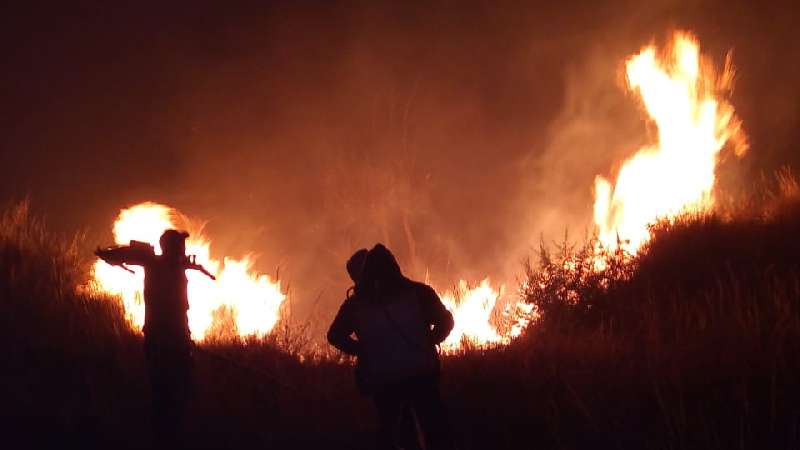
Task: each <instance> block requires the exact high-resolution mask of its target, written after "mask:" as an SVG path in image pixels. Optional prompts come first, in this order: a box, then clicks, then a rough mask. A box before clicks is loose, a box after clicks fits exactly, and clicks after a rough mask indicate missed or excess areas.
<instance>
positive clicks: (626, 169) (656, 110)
mask: <svg viewBox="0 0 800 450" xmlns="http://www.w3.org/2000/svg"><path fill="white" fill-rule="evenodd" d="M626 73H627V82H628V86H629V88H630V89H631V90H632V91H635V92H636V93H637V94H638V95H639V97H640V98H641V100H642V103H643V105H644V107H645V110H646V111H647V114H648V116H649V118H650V119H651V120H652V121H653V122H654V123H655V125H656V127H657V129H658V142H657V143H655V144H653V145H648V146H645V147H642V148H641V149H639V151H638V152H637V153H636V154H635V155H634V156H633V157H631V158H630V159H628V160H627V161H625V162H624V163H623V164H622V167H621V168H620V170H619V173H618V174H617V178H616V181H615V182H614V183H613V185H612V182H611V181H609V180H608V179H606V178H604V177H602V176H597V177H596V178H595V185H594V194H595V202H594V222H595V224H596V225H597V228H598V233H599V239H600V242H601V243H602V244H603V245H604V246H605V247H606V248H609V249H616V248H617V245H618V237H619V242H621V245H622V247H623V249H624V250H626V251H627V252H629V253H631V254H636V253H637V251H638V250H639V249H640V248H641V246H642V245H643V244H644V243H645V242H647V241H648V240H649V238H650V232H649V228H648V226H649V225H650V224H652V223H654V222H656V221H658V220H661V219H666V220H669V219H671V218H674V217H676V216H678V215H680V214H683V213H687V212H703V211H707V210H709V209H710V208H711V207H713V205H714V195H713V194H714V193H713V190H714V184H715V179H716V174H715V168H716V166H717V162H718V161H719V155H720V152H721V151H722V150H723V148H724V147H725V145H726V143H731V144H732V145H733V147H734V148H733V149H734V151H735V153H736V155H737V156H741V155H742V154H743V153H744V152H745V151H746V150H747V144H746V140H745V137H744V133H743V131H742V130H741V122H740V121H739V120H738V119H737V118H736V115H735V114H734V109H733V106H732V105H731V104H730V103H728V102H727V101H726V100H725V99H724V98H723V97H722V94H724V93H726V92H729V91H730V90H731V83H732V80H733V71H732V69H731V67H730V65H729V64H726V65H725V67H724V68H723V71H722V74H721V76H717V75H716V72H715V70H714V68H713V67H712V65H711V64H710V63H709V62H708V61H707V60H705V59H703V58H702V57H701V55H700V49H699V44H698V42H697V39H696V38H694V37H693V36H692V35H691V34H689V33H686V32H676V33H675V35H674V37H673V41H672V44H671V46H670V47H669V48H668V49H667V51H666V52H665V53H664V55H663V57H662V55H660V54H659V53H658V52H657V49H656V48H655V47H654V46H652V45H651V46H648V47H645V48H643V49H642V50H641V51H640V52H639V53H638V54H636V55H634V56H632V57H630V58H629V59H628V60H627V62H626Z"/></svg>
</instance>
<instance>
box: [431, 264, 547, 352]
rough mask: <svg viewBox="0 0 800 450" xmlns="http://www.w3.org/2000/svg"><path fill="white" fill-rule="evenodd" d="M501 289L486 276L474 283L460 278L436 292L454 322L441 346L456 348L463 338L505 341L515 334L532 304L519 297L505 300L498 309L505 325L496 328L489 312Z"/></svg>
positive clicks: (486, 342) (481, 342)
mask: <svg viewBox="0 0 800 450" xmlns="http://www.w3.org/2000/svg"><path fill="white" fill-rule="evenodd" d="M504 293H505V286H500V289H499V290H497V289H495V288H493V287H492V285H491V283H490V282H489V279H488V278H486V279H484V280H483V281H481V282H480V284H478V285H477V286H475V287H470V286H469V284H468V283H467V282H466V281H464V280H461V281H459V282H458V285H457V286H456V287H455V288H454V289H453V290H451V291H447V292H445V293H444V294H440V295H439V296H440V297H441V299H442V303H444V305H445V307H446V308H447V309H448V310H449V311H450V312H451V313H452V314H453V320H454V322H455V326H454V327H453V331H452V332H451V333H450V335H449V336H448V337H447V339H446V340H445V341H444V342H443V343H442V350H444V351H445V352H453V351H456V350H458V349H460V348H461V347H462V345H463V343H464V342H468V343H469V344H472V345H475V346H478V347H483V346H490V345H493V344H508V343H509V342H510V341H511V339H513V338H515V337H517V336H519V335H520V334H521V333H522V331H523V330H524V329H525V327H526V326H527V325H528V323H529V322H530V320H531V318H532V310H533V305H529V304H527V303H524V302H522V301H518V302H516V303H513V304H512V303H511V302H509V303H507V304H506V307H505V309H504V310H503V312H502V316H504V317H503V318H504V319H505V323H504V324H502V325H506V326H502V327H499V328H500V329H498V326H497V325H496V324H494V323H493V322H494V320H493V319H494V317H493V316H494V315H495V312H496V309H497V306H498V301H499V300H500V299H502V297H503V294H504Z"/></svg>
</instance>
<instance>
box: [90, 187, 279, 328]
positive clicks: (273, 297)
mask: <svg viewBox="0 0 800 450" xmlns="http://www.w3.org/2000/svg"><path fill="white" fill-rule="evenodd" d="M178 219H181V216H180V215H179V214H178V212H177V211H175V210H173V209H172V208H170V207H168V206H164V205H159V204H156V203H150V202H147V203H141V204H139V205H136V206H133V207H131V208H128V209H124V210H122V211H121V212H120V214H119V216H118V217H117V220H116V222H114V241H115V242H116V243H117V244H119V245H127V244H128V243H130V241H131V240H136V241H143V242H147V243H149V244H151V245H153V247H154V248H155V249H156V253H159V254H160V253H161V249H160V248H159V245H158V239H159V237H160V236H161V233H163V232H164V230H166V229H169V228H188V227H181V226H177V225H176V223H175V222H176V220H178ZM184 221H185V219H184ZM189 231H190V233H191V236H190V237H189V239H187V241H186V253H187V254H189V255H196V256H197V263H198V264H201V265H203V266H204V267H205V268H206V269H207V270H208V271H209V272H211V273H213V274H214V275H215V276H216V277H217V281H213V280H211V279H209V278H208V277H206V276H205V275H203V274H201V273H199V272H197V271H194V270H188V271H186V275H187V278H188V279H189V312H188V317H189V328H190V330H191V333H192V338H193V339H195V340H202V339H203V338H205V337H206V336H207V332H208V331H209V330H210V329H212V327H213V328H217V327H220V328H223V329H224V328H226V327H228V328H233V326H234V325H235V329H234V330H231V331H235V332H236V333H238V335H240V336H249V335H257V336H263V335H265V334H267V333H269V331H270V330H271V329H272V327H274V326H275V324H276V323H277V321H278V319H279V317H280V307H281V304H282V303H283V300H284V298H285V295H284V294H283V293H282V292H281V290H280V283H279V282H278V281H273V280H271V279H270V277H269V276H267V275H263V274H257V273H254V272H253V271H252V270H251V269H252V260H251V259H250V258H249V257H247V256H246V257H245V258H243V259H241V260H237V259H232V258H224V259H223V261H222V262H220V261H218V260H215V259H213V258H211V256H210V247H211V243H210V241H208V240H207V239H206V238H205V237H204V236H203V235H202V234H201V233H200V232H199V230H191V229H190V230H189ZM130 268H131V269H132V270H133V271H134V272H135V273H134V274H131V273H130V272H127V271H125V270H124V269H122V268H120V267H114V266H110V265H108V264H106V263H105V262H103V261H101V260H99V259H98V260H97V261H96V262H95V264H94V268H93V274H94V280H95V281H96V283H97V287H98V288H99V289H100V290H101V291H103V292H106V293H109V294H113V295H118V296H119V297H120V298H121V300H122V304H123V306H124V307H125V312H126V315H127V317H128V320H129V322H130V323H131V325H133V326H134V327H135V328H137V329H141V327H142V326H143V325H144V301H143V292H142V291H143V288H144V271H143V270H142V268H140V267H136V266H131V267H130ZM226 310H227V312H229V313H230V314H220V313H221V312H225V311H226ZM222 317H232V318H233V324H227V325H226V324H224V323H218V321H220V320H222V319H221V318H222Z"/></svg>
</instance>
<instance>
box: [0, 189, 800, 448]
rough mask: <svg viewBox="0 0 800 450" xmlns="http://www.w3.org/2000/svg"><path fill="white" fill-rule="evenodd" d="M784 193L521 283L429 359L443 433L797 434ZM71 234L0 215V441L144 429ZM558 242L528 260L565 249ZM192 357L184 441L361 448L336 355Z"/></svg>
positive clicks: (105, 313)
mask: <svg viewBox="0 0 800 450" xmlns="http://www.w3.org/2000/svg"><path fill="white" fill-rule="evenodd" d="M796 200H797V195H796V193H792V192H790V190H787V192H786V193H784V194H782V195H781V196H778V197H777V198H775V199H773V200H772V201H771V202H770V203H768V206H767V207H762V208H761V209H760V210H761V211H765V212H764V213H763V214H760V215H757V216H754V215H753V214H749V215H744V214H740V215H738V216H737V217H736V218H734V219H726V220H723V219H720V218H719V217H714V216H710V217H709V216H706V217H694V218H686V219H685V220H680V221H677V222H676V223H673V224H660V225H658V226H657V227H656V228H654V238H653V240H652V241H651V243H650V244H649V246H648V248H647V249H646V251H645V252H643V254H642V256H641V257H639V258H637V259H636V260H635V261H633V262H632V263H626V264H633V265H631V266H627V265H620V266H619V267H618V269H619V270H618V271H617V272H614V273H613V274H611V275H609V276H608V277H607V278H608V279H607V280H606V281H602V279H599V278H598V279H591V280H588V281H587V280H584V281H580V280H577V281H576V280H575V279H565V278H564V277H563V274H562V278H560V279H559V278H558V277H557V276H554V277H551V278H550V282H551V283H554V284H553V285H555V284H557V283H562V285H564V286H567V285H568V287H569V289H572V290H574V291H575V292H576V293H578V294H579V297H580V298H581V301H579V302H572V301H571V302H566V303H565V302H563V301H561V299H563V298H566V297H559V296H556V297H553V296H552V295H551V296H550V297H547V296H546V295H544V294H542V293H541V292H540V293H539V294H537V295H538V296H537V295H533V293H532V292H531V291H530V290H529V291H528V295H529V300H531V301H534V302H548V303H547V304H548V305H549V307H550V309H548V310H543V315H542V316H541V317H540V318H539V320H538V322H537V323H536V324H535V325H534V326H532V327H531V328H530V329H529V330H528V331H527V333H526V334H525V335H523V336H522V337H521V338H520V339H518V340H516V341H515V342H513V343H512V344H511V345H509V346H507V347H503V348H497V349H490V350H480V349H471V350H466V351H464V352H463V353H462V354H459V355H455V356H451V357H447V358H446V359H445V361H444V369H443V387H444V391H445V396H446V399H447V402H448V404H449V405H450V407H451V412H452V420H453V422H454V425H455V428H456V430H457V433H458V436H459V439H460V442H461V448H464V449H486V448H496V449H502V448H515V449H519V448H563V449H580V448H592V449H597V448H624V449H627V448H630V449H640V448H659V449H660V448H663V449H690V448H704V449H729V448H753V449H755V448H759V449H761V448H787V449H788V448H798V447H800V412H799V411H800V408H798V406H797V405H798V404H800V388H798V386H797V383H796V380H797V379H798V378H800V377H799V376H800V364H799V363H798V358H797V355H798V354H799V351H800V265H799V264H800V263H798V257H797V255H800V241H798V239H797V236H798V231H800V206H799V205H798V203H797V201H796ZM89 247H90V246H89V245H87V244H86V243H85V242H82V241H81V239H80V237H78V238H75V239H65V238H63V237H59V236H55V235H53V234H51V233H49V232H48V231H47V229H46V227H45V226H44V224H43V223H42V221H41V220H39V219H37V218H34V217H31V216H30V215H29V214H28V212H27V207H26V205H25V204H22V205H19V206H16V207H12V208H8V209H6V211H4V212H3V214H2V219H0V294H2V297H1V298H0V320H1V321H2V323H0V345H2V347H3V348H2V352H3V355H4V356H3V359H4V368H5V370H3V371H2V377H3V380H2V381H3V382H2V383H0V386H3V392H2V396H3V399H4V401H3V420H2V423H3V428H4V430H3V432H4V436H5V437H6V439H7V440H8V442H21V443H23V444H28V445H29V446H35V445H36V444H49V445H56V444H57V445H64V444H65V443H75V444H83V445H85V447H86V448H146V447H148V446H149V445H150V434H149V392H148V388H147V378H146V374H145V370H144V358H143V355H142V351H141V340H140V337H139V336H137V335H136V334H135V333H133V332H132V331H130V330H129V328H128V327H127V325H126V323H125V321H124V319H123V316H122V311H121V310H120V308H119V307H118V306H117V305H116V303H115V302H114V301H111V300H110V299H107V298H102V297H99V296H96V295H93V294H91V293H90V292H89V291H88V290H86V289H78V290H77V291H76V289H75V286H82V285H85V283H86V280H87V278H88V270H89V264H90V262H91V261H90V259H89V255H91V251H90V248H89ZM562 250H563V251H562V252H560V253H555V254H550V255H548V256H549V259H543V260H542V262H541V264H540V265H539V266H538V267H536V268H534V269H533V270H531V271H530V274H529V275H530V276H531V277H537V276H540V275H541V273H542V271H543V270H545V269H547V267H548V266H547V264H552V265H559V264H561V263H563V259H564V258H572V257H574V256H575V254H576V252H577V253H579V252H580V249H579V248H572V249H571V250H570V249H569V248H565V249H562ZM548 261H549V262H548ZM632 267H635V270H631V268H632ZM570 283H571V284H570ZM593 283H594V284H593ZM550 292H551V294H552V293H556V292H559V291H558V290H552V291H550ZM548 295H549V294H548ZM196 369H197V370H196V374H197V377H196V395H195V401H194V402H193V404H192V407H191V417H190V420H189V423H188V426H187V446H188V447H190V448H252V447H262V448H318V447H322V448H329V449H330V448H342V449H354V448H371V444H372V438H371V435H370V430H371V428H372V427H373V425H374V422H373V419H372V416H371V410H370V405H369V403H368V401H367V399H365V398H363V397H359V396H358V394H357V393H356V391H355V388H354V387H353V383H352V380H351V374H350V367H349V365H348V364H345V363H344V361H342V360H340V359H339V358H338V356H337V355H335V354H334V353H332V352H330V351H328V350H327V349H325V348H319V347H315V346H314V345H313V344H310V343H307V342H306V341H304V337H303V336H302V332H301V331H297V329H296V328H288V327H286V326H283V327H279V328H278V331H276V332H275V333H274V334H273V335H271V336H270V337H268V338H266V339H264V340H260V341H245V342H235V343H232V342H213V343H206V344H203V346H202V347H201V348H200V350H199V351H198V352H197V358H196Z"/></svg>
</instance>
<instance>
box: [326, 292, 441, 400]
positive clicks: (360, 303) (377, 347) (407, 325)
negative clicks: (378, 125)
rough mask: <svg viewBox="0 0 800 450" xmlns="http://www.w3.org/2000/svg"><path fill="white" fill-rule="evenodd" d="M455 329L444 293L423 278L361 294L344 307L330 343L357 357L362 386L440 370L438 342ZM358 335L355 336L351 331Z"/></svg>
mask: <svg viewBox="0 0 800 450" xmlns="http://www.w3.org/2000/svg"><path fill="white" fill-rule="evenodd" d="M452 329H453V316H452V315H451V314H450V312H449V311H448V310H447V308H445V306H444V305H443V304H442V302H441V300H440V299H439V296H438V295H437V294H436V292H435V291H434V290H433V289H432V288H431V287H430V286H427V285H425V284H422V283H417V282H411V281H409V282H408V283H407V285H406V286H405V287H404V288H403V289H400V290H396V291H394V292H393V293H391V294H388V295H384V296H382V297H381V298H374V297H372V296H367V295H366V294H363V293H359V292H358V291H356V293H355V294H354V295H353V296H352V297H350V298H348V299H347V300H346V301H345V302H344V303H343V304H342V306H341V308H339V312H338V313H337V314H336V318H335V319H334V320H333V323H332V324H331V327H330V329H329V330H328V342H330V343H331V345H333V346H334V347H336V348H338V349H339V350H341V351H342V352H344V353H347V354H349V355H353V356H356V357H357V358H358V363H357V366H356V378H357V379H356V381H357V383H358V384H359V387H360V388H361V389H362V391H366V392H369V391H371V390H374V389H376V388H379V387H380V386H383V385H386V384H390V383H394V382H398V381H402V380H405V379H408V378H410V377H414V376H419V375H430V374H436V373H438V372H439V356H438V352H437V350H436V345H438V344H439V343H441V342H442V341H444V340H445V338H447V335H448V334H450V331H451V330H452ZM352 334H354V335H355V337H356V339H354V338H353V337H352V336H351V335H352Z"/></svg>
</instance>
